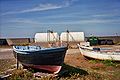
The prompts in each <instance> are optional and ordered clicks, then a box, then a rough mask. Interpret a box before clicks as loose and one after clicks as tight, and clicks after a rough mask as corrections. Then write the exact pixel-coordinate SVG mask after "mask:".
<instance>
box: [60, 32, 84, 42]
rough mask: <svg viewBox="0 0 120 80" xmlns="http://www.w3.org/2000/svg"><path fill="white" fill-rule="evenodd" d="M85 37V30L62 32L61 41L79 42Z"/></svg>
mask: <svg viewBox="0 0 120 80" xmlns="http://www.w3.org/2000/svg"><path fill="white" fill-rule="evenodd" d="M84 39H85V37H84V32H62V33H61V35H60V40H61V41H70V42H79V41H84Z"/></svg>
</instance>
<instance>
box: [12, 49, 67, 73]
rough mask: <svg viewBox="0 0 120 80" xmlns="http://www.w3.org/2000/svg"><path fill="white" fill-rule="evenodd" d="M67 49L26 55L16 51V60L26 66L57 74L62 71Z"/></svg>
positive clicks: (41, 51)
mask: <svg viewBox="0 0 120 80" xmlns="http://www.w3.org/2000/svg"><path fill="white" fill-rule="evenodd" d="M67 49H68V48H67V47H60V48H54V49H48V50H40V51H32V52H27V51H26V52H25V54H24V52H22V53H21V52H19V51H15V50H14V51H13V53H14V56H15V58H17V60H18V61H19V62H21V63H22V64H23V65H24V66H28V67H31V68H35V69H43V70H48V71H50V72H53V73H56V72H58V71H60V69H61V65H62V64H63V62H64V57H65V54H66V51H67Z"/></svg>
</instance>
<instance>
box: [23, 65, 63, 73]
mask: <svg viewBox="0 0 120 80" xmlns="http://www.w3.org/2000/svg"><path fill="white" fill-rule="evenodd" d="M22 65H23V67H27V68H33V69H39V70H44V71H47V72H51V73H54V74H56V73H58V72H59V71H60V70H61V68H62V66H55V65H32V64H24V63H23V64H22Z"/></svg>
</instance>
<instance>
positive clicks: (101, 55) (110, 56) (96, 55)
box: [79, 46, 120, 61]
mask: <svg viewBox="0 0 120 80" xmlns="http://www.w3.org/2000/svg"><path fill="white" fill-rule="evenodd" d="M87 49H88V48H87ZM79 50H80V52H81V54H82V55H83V56H85V57H89V58H93V59H99V60H113V61H120V52H119V53H117V54H116V53H115V52H113V53H112V52H100V51H93V50H92V51H89V50H86V49H85V48H84V49H83V48H82V47H81V46H79Z"/></svg>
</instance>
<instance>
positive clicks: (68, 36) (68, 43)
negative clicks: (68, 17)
mask: <svg viewBox="0 0 120 80" xmlns="http://www.w3.org/2000/svg"><path fill="white" fill-rule="evenodd" d="M66 32H67V47H68V46H69V31H68V30H67V31H66Z"/></svg>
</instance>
